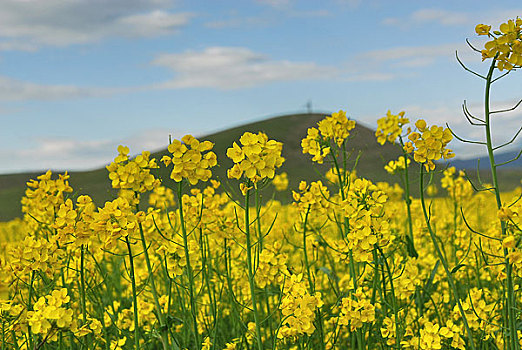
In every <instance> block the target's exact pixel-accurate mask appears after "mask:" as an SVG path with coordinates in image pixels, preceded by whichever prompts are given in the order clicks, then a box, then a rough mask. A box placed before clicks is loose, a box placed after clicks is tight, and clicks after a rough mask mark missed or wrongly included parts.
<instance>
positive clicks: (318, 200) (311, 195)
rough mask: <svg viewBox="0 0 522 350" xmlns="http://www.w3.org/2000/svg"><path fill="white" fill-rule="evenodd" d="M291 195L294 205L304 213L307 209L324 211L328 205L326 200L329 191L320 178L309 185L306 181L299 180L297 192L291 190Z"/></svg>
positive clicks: (328, 196) (318, 211)
mask: <svg viewBox="0 0 522 350" xmlns="http://www.w3.org/2000/svg"><path fill="white" fill-rule="evenodd" d="M292 196H293V198H294V201H295V202H294V205H296V206H297V207H298V208H299V210H300V211H301V212H303V213H306V212H307V211H308V210H310V211H311V212H317V213H325V212H326V211H327V210H328V208H329V207H330V203H329V201H328V199H329V198H330V192H329V191H328V188H326V186H324V185H323V183H322V182H321V180H319V181H315V182H312V183H311V184H310V185H308V184H307V183H306V181H301V182H300V183H299V192H296V191H292Z"/></svg>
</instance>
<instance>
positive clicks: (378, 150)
mask: <svg viewBox="0 0 522 350" xmlns="http://www.w3.org/2000/svg"><path fill="white" fill-rule="evenodd" d="M322 118H324V114H293V115H285V116H280V117H275V118H271V119H267V120H263V121H259V122H255V123H250V124H246V125H242V126H238V127H235V128H231V129H227V130H224V131H220V132H216V133H214V134H211V135H207V136H205V137H200V138H199V139H200V140H209V141H212V142H214V143H215V146H214V152H216V154H217V157H218V166H217V167H216V168H214V169H213V174H214V178H217V179H218V180H220V181H222V182H227V181H228V179H227V178H226V171H227V169H229V168H230V167H231V166H232V162H231V160H230V159H228V157H226V150H227V148H228V147H230V146H231V145H232V143H233V142H234V141H238V140H239V138H240V136H241V135H242V134H243V133H244V132H245V131H250V132H254V133H257V132H259V131H263V132H265V133H266V134H267V135H268V136H269V138H270V139H275V140H277V141H281V142H283V156H284V157H285V158H286V161H285V163H284V164H283V166H282V168H281V169H280V171H279V173H281V172H283V171H285V172H287V173H288V177H289V180H290V184H289V187H290V189H295V188H297V187H298V184H299V182H300V181H301V180H305V181H315V180H317V179H318V178H319V175H318V172H319V173H321V174H324V173H325V172H326V171H327V170H328V168H329V167H330V165H328V164H323V165H318V164H315V163H313V162H312V161H311V160H310V158H311V157H310V156H309V155H304V154H303V153H302V149H301V139H303V138H304V137H305V136H306V132H307V129H308V128H310V127H312V126H315V125H316V123H317V122H318V121H319V120H321V119H322ZM348 150H349V151H350V152H351V153H352V155H351V157H350V162H349V165H352V164H353V160H354V159H355V158H356V157H357V155H358V154H359V153H360V159H359V162H358V165H357V174H358V175H359V176H361V177H365V178H368V179H370V180H372V181H374V182H376V181H389V182H396V181H397V179H396V178H395V177H391V176H390V175H388V174H387V173H386V172H385V171H384V168H383V166H384V165H385V164H386V163H387V162H388V161H389V160H391V159H396V158H397V157H398V156H399V155H400V150H399V149H398V148H397V147H395V146H393V145H390V144H385V145H384V146H381V145H379V144H378V143H377V142H376V139H375V136H374V131H373V130H371V129H370V128H367V127H365V126H363V125H361V124H357V126H356V128H355V129H354V130H352V133H351V138H350V140H349V142H348ZM133 151H136V152H140V151H141V150H133ZM164 154H166V150H165V151H161V152H157V153H154V154H153V155H152V156H153V157H156V158H157V159H158V160H159V159H161V157H162V155H164ZM43 172H44V171H42V173H43ZM37 175H38V173H24V174H8V175H0V221H4V220H8V219H12V218H14V217H18V216H20V215H21V205H20V199H21V197H22V196H23V193H24V191H25V184H26V182H27V181H28V180H29V179H32V178H36V176H37ZM107 175H108V174H107V170H106V169H105V168H101V169H97V170H92V171H83V172H72V173H71V178H70V184H71V186H72V187H73V189H74V191H75V192H74V193H75V194H89V195H90V196H91V197H92V198H93V199H94V201H95V202H96V203H97V204H98V205H103V203H104V202H105V201H107V200H112V199H113V198H114V196H115V194H116V191H115V190H113V189H111V187H110V181H109V179H108V176H107ZM168 175H169V171H168V170H166V169H162V170H161V171H160V172H159V176H160V177H161V178H162V179H163V180H164V183H165V184H166V185H167V186H172V185H173V182H172V180H170V179H169V178H168ZM470 176H472V177H473V174H470ZM439 177H440V175H438V176H436V178H439ZM481 177H482V179H484V180H485V181H488V180H487V179H488V175H487V171H484V172H481ZM499 177H500V183H501V184H503V180H504V178H505V180H506V181H505V184H503V187H501V189H504V190H508V189H512V188H514V187H515V186H517V185H519V182H520V180H519V179H520V177H521V176H520V172H519V171H515V172H513V171H510V172H506V176H505V177H504V176H503V174H500V176H499ZM411 181H412V195H415V194H416V193H417V187H418V185H417V184H418V182H417V181H416V176H411ZM231 185H232V187H233V188H236V189H237V187H236V186H235V185H234V184H231ZM264 195H265V198H269V197H270V196H271V189H267V190H266V191H265V194H264ZM278 199H279V200H282V201H283V202H289V201H291V192H289V191H288V192H286V193H282V194H279V195H278Z"/></svg>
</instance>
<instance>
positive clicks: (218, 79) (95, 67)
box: [0, 0, 522, 173]
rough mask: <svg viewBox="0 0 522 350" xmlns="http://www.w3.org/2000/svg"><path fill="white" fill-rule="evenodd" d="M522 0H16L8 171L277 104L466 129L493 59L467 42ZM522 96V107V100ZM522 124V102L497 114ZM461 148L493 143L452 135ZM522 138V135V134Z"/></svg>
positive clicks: (96, 162) (68, 163) (9, 12)
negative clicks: (466, 111)
mask: <svg viewBox="0 0 522 350" xmlns="http://www.w3.org/2000/svg"><path fill="white" fill-rule="evenodd" d="M517 4H518V2H517V1H496V2H495V3H493V2H492V1H466V0H459V1H390V0H367V1H366V0H365V1H362V0H360V1H357V0H324V1H298V0H244V1H239V0H237V1H226V0H223V1H217V0H213V1H187V0H186V1H182V0H110V1H107V0H46V1H43V0H3V1H1V2H0V120H1V121H2V128H1V129H0V162H1V163H0V164H2V166H1V167H0V173H10V172H19V171H28V170H45V169H48V168H51V169H59V170H64V169H69V170H81V169H92V168H96V167H99V166H103V165H104V164H105V163H106V162H108V161H110V160H111V159H112V158H113V157H114V156H115V153H116V147H117V145H118V144H125V145H128V146H129V147H130V148H131V153H139V152H141V151H142V150H157V149H160V148H163V147H165V146H166V145H167V143H168V137H169V134H170V135H172V136H173V137H181V136H182V135H183V134H186V133H191V134H193V135H204V134H207V133H210V132H214V131H217V130H222V129H226V128H229V127H233V126H237V125H240V124H243V123H246V122H251V121H255V120H261V119H264V118H268V117H270V116H274V115H279V114H283V113H289V112H300V111H304V110H305V104H306V103H307V101H308V100H311V101H312V103H313V108H314V110H317V111H324V112H328V111H337V110H339V109H344V110H346V111H347V113H348V115H349V116H350V117H351V118H353V119H356V120H357V121H359V122H361V123H363V124H365V125H367V126H371V127H375V125H376V120H377V119H378V118H380V117H381V116H383V115H385V114H386V111H387V110H388V109H391V110H392V112H399V111H400V110H405V111H406V114H407V116H409V117H410V118H411V119H416V118H419V117H422V118H425V119H426V120H427V121H428V123H438V124H442V123H446V122H448V123H449V124H450V126H452V127H453V128H454V129H455V130H456V131H457V132H459V133H461V134H462V135H463V136H466V137H470V138H473V137H476V138H480V137H482V136H481V130H479V129H471V127H470V126H469V125H467V124H466V123H465V121H464V117H463V116H462V114H461V112H460V106H461V103H462V101H463V100H464V99H467V100H468V103H469V105H470V107H471V109H472V111H474V112H475V113H476V114H477V115H480V111H481V108H482V103H481V101H482V91H483V85H482V82H481V81H480V80H479V79H477V78H475V77H473V76H471V75H470V74H468V73H466V72H464V71H463V70H462V69H461V68H460V67H459V65H458V63H457V62H456V60H455V56H454V55H455V50H458V51H459V55H460V57H461V58H462V59H463V60H464V61H465V62H466V63H467V64H469V66H470V67H472V68H475V69H477V70H478V71H480V72H484V71H485V70H486V69H487V63H481V59H480V55H478V54H476V53H473V52H472V51H471V50H470V49H469V48H468V47H467V46H466V43H465V39H466V38H469V39H470V40H471V42H473V43H474V44H475V45H477V46H480V45H481V44H482V43H483V41H482V39H481V38H479V37H477V36H476V35H475V33H474V28H475V25H476V24H478V23H485V24H492V25H493V26H494V27H498V25H499V24H500V23H501V22H502V21H505V20H507V19H509V18H515V17H516V16H522V5H520V4H518V7H517ZM519 73H520V72H515V74H510V76H508V77H507V78H506V79H504V80H501V81H499V82H498V83H496V85H497V86H495V90H494V92H493V95H492V101H493V104H494V106H497V107H499V108H506V107H509V106H511V105H513V104H515V103H516V102H517V101H518V99H520V98H522V75H520V74H519ZM521 110H522V108H521ZM498 118H499V119H498V120H495V122H494V132H495V140H496V141H497V142H502V141H504V140H507V139H509V137H510V134H509V133H510V132H513V130H516V129H517V128H518V127H519V126H520V124H522V112H513V113H509V114H506V115H504V116H499V117H498ZM452 146H453V148H454V149H455V150H456V153H457V155H458V156H460V157H462V158H465V157H469V156H472V155H475V154H479V153H483V150H482V149H480V148H476V147H468V146H465V145H463V144H461V143H460V142H458V141H453V142H452ZM518 147H520V143H519V144H518Z"/></svg>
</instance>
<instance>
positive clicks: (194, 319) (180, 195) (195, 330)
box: [178, 181, 201, 349]
mask: <svg viewBox="0 0 522 350" xmlns="http://www.w3.org/2000/svg"><path fill="white" fill-rule="evenodd" d="M178 207H179V222H180V226H181V234H182V236H183V248H184V250H185V262H186V267H187V277H188V290H189V298H190V314H191V316H192V327H193V333H194V341H195V342H196V344H195V345H194V348H195V349H199V347H200V346H201V342H200V340H199V331H198V316H197V315H198V311H197V304H196V296H195V293H194V271H192V266H191V264H190V252H189V246H188V235H187V228H186V226H185V220H184V218H183V181H180V182H178Z"/></svg>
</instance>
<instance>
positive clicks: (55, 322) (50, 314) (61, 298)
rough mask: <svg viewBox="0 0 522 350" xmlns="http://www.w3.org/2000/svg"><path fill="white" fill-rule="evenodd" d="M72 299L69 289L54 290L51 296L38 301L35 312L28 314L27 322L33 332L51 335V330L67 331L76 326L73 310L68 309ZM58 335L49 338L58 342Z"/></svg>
mask: <svg viewBox="0 0 522 350" xmlns="http://www.w3.org/2000/svg"><path fill="white" fill-rule="evenodd" d="M69 301H70V297H69V296H68V295H67V289H65V288H62V289H60V290H53V292H52V293H51V294H50V295H46V296H44V297H41V298H39V299H38V301H37V302H36V303H35V304H34V307H33V309H34V310H33V311H28V312H27V322H28V323H29V326H31V330H32V331H33V332H34V333H37V334H43V335H44V336H46V335H51V334H50V331H51V329H56V330H66V329H69V328H72V327H73V326H75V322H73V310H71V309H69V308H67V306H66V304H67V303H69ZM56 339H57V333H54V334H53V335H51V336H50V337H49V340H56Z"/></svg>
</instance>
